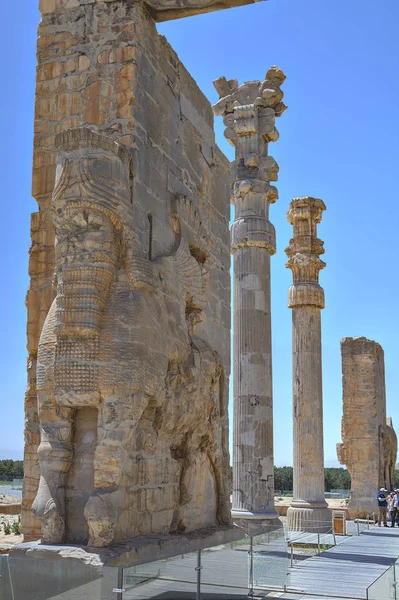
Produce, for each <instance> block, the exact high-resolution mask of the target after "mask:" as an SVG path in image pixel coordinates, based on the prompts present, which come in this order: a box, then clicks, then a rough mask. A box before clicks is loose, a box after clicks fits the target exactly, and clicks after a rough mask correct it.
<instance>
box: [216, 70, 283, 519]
mask: <svg viewBox="0 0 399 600" xmlns="http://www.w3.org/2000/svg"><path fill="white" fill-rule="evenodd" d="M284 80H285V75H284V73H283V72H282V71H281V70H280V69H279V68H277V67H271V69H269V71H268V72H267V74H266V79H265V81H263V82H260V81H251V82H248V83H244V84H242V85H241V86H240V87H238V83H237V80H230V81H226V79H225V78H224V77H222V78H220V79H218V80H217V81H216V82H214V85H215V87H216V89H217V91H218V93H219V95H220V100H219V102H218V103H217V104H216V105H215V106H214V107H213V109H214V113H215V115H223V117H224V124H225V125H226V127H227V128H226V130H225V136H226V138H227V139H228V140H229V141H230V142H231V143H232V144H233V145H234V146H235V163H234V167H235V183H234V185H233V199H232V201H233V204H234V206H235V221H234V223H233V225H232V228H231V251H232V253H233V254H234V375H233V376H234V437H233V511H232V514H233V518H234V520H235V521H236V522H241V519H244V520H245V519H250V520H251V521H246V524H248V523H249V522H250V523H253V524H254V525H258V523H259V522H261V523H262V522H264V520H267V521H268V522H270V520H273V519H276V518H277V516H278V515H277V512H276V510H275V507H274V460H273V390H272V347H271V307H270V256H271V255H272V254H274V253H275V252H276V240H275V230H274V227H273V225H272V224H271V223H270V221H269V204H271V203H273V202H275V201H276V200H277V198H278V193H277V189H276V188H275V187H274V186H273V185H271V184H270V182H271V181H277V178H278V177H277V175H278V165H277V163H276V161H275V160H274V159H273V158H272V157H271V156H268V144H269V142H272V141H277V139H278V132H277V130H276V128H275V118H276V116H280V115H281V114H282V113H283V112H284V110H285V109H286V106H285V105H284V104H283V102H282V99H283V92H282V91H281V89H280V86H281V84H282V83H283V82H284Z"/></svg>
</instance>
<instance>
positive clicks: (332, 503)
mask: <svg viewBox="0 0 399 600" xmlns="http://www.w3.org/2000/svg"><path fill="white" fill-rule="evenodd" d="M274 502H275V504H276V505H277V506H289V505H290V504H291V502H292V498H291V497H287V496H285V497H282V496H276V497H275V498H274ZM326 502H327V504H328V506H329V507H330V508H334V509H335V508H336V509H340V508H346V500H345V499H344V498H326Z"/></svg>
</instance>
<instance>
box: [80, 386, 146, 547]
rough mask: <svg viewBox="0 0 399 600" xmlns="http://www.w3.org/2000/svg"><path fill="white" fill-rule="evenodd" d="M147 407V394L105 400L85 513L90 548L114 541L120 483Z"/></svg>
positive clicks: (100, 414) (122, 395)
mask: <svg viewBox="0 0 399 600" xmlns="http://www.w3.org/2000/svg"><path fill="white" fill-rule="evenodd" d="M144 406H145V402H144V394H139V393H133V392H119V393H116V394H112V395H108V396H104V398H103V403H102V406H101V407H100V412H99V427H98V445H97V448H96V453H95V457H94V487H95V489H94V492H93V494H92V496H91V497H90V499H89V500H88V502H87V504H86V507H85V511H84V513H85V517H86V520H87V523H88V526H89V533H90V537H89V543H88V545H89V546H95V547H103V546H108V545H109V544H111V543H112V541H113V540H114V533H115V526H116V523H117V520H118V516H119V509H120V500H121V494H122V493H123V491H121V490H120V480H121V476H122V473H123V468H124V464H125V462H126V459H127V458H128V455H129V451H130V449H131V445H132V438H133V436H134V432H135V429H136V426H137V423H138V422H139V420H140V417H141V414H142V412H143V408H144Z"/></svg>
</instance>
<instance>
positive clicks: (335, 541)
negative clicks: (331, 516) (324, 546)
mask: <svg viewBox="0 0 399 600" xmlns="http://www.w3.org/2000/svg"><path fill="white" fill-rule="evenodd" d="M333 538H334V546H336V545H337V540H336V539H335V531H333Z"/></svg>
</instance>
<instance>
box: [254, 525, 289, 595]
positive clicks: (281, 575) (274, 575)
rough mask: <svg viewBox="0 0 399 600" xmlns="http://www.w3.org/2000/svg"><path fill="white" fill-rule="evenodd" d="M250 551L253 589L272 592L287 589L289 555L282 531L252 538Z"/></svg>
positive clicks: (278, 530)
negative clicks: (251, 551) (251, 552)
mask: <svg viewBox="0 0 399 600" xmlns="http://www.w3.org/2000/svg"><path fill="white" fill-rule="evenodd" d="M252 549H253V587H254V589H263V590H272V591H273V590H285V589H286V588H287V587H289V583H290V582H289V555H288V545H287V541H286V539H285V535H284V530H283V529H277V530H276V531H270V532H269V533H265V534H263V535H258V536H256V537H254V538H252ZM250 583H251V582H250Z"/></svg>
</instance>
